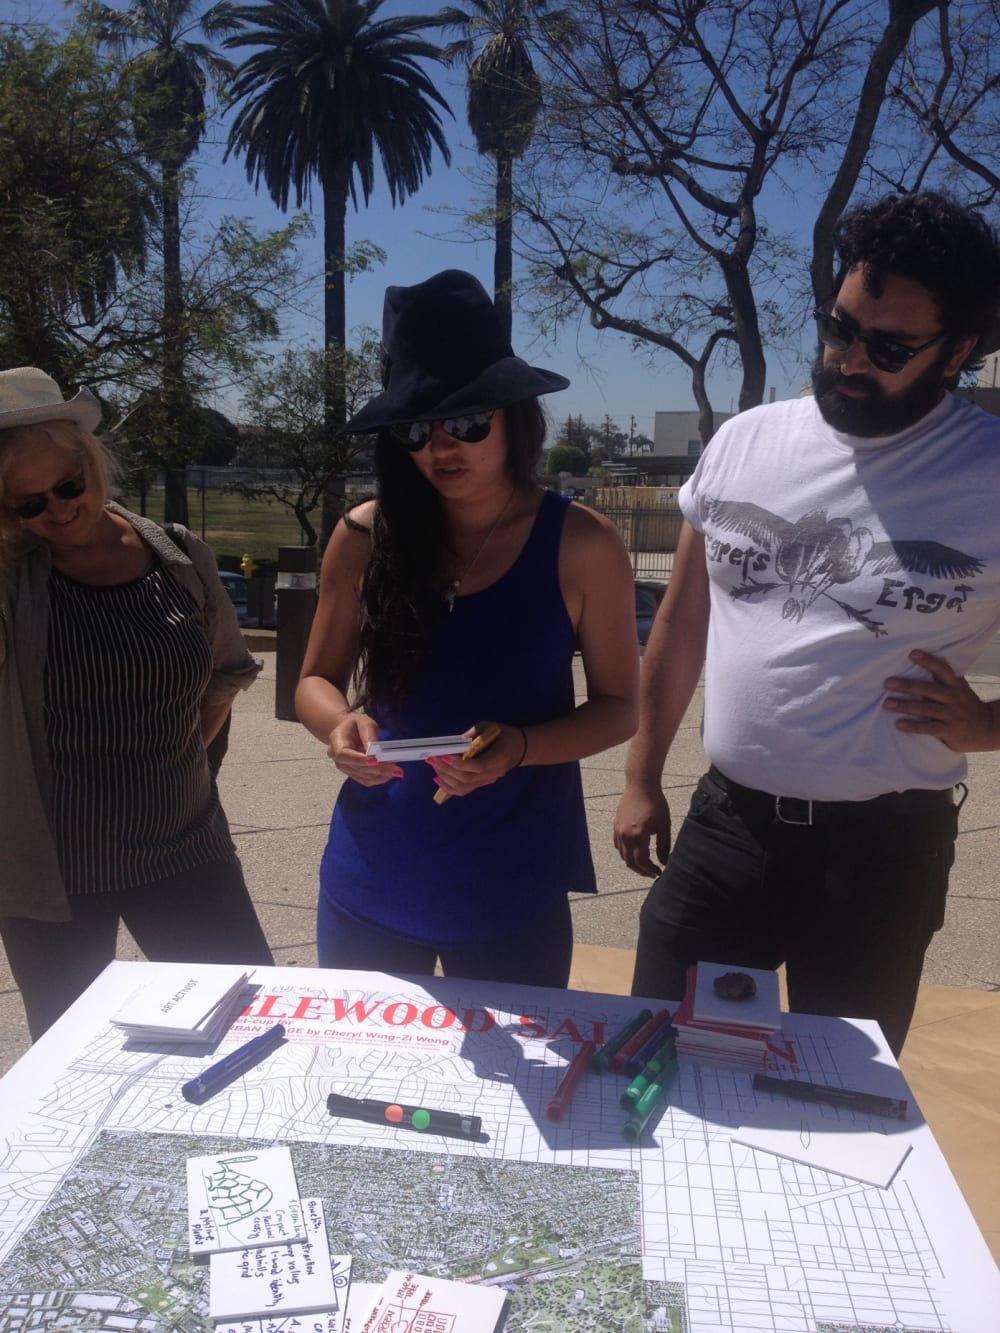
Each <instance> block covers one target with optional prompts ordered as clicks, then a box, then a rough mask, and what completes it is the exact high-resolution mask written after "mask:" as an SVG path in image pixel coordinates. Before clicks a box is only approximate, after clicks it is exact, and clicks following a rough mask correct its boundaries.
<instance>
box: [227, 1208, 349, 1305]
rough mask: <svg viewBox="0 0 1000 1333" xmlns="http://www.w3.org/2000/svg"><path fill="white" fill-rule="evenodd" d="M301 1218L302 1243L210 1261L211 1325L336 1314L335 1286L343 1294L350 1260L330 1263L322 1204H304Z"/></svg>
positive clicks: (244, 1251) (250, 1250)
mask: <svg viewBox="0 0 1000 1333" xmlns="http://www.w3.org/2000/svg"><path fill="white" fill-rule="evenodd" d="M302 1212H303V1216H304V1218H305V1224H306V1239H305V1240H304V1241H300V1242H297V1243H295V1244H292V1245H268V1246H260V1247H258V1248H256V1249H247V1250H238V1251H236V1252H235V1253H229V1254H213V1255H212V1256H211V1259H210V1261H209V1262H210V1269H209V1291H208V1312H209V1314H210V1316H211V1317H212V1318H213V1319H240V1318H243V1319H247V1318H250V1319H253V1318H257V1319H272V1320H273V1319H276V1318H277V1317H279V1316H282V1315H294V1314H302V1313H304V1312H305V1311H308V1310H315V1311H322V1312H327V1311H334V1310H337V1309H338V1307H339V1305H340V1301H339V1299H338V1295H337V1287H338V1280H339V1283H340V1287H341V1290H342V1291H343V1289H344V1287H345V1285H346V1283H347V1282H349V1281H350V1267H351V1260H350V1257H349V1256H347V1255H338V1256H337V1258H336V1260H335V1261H334V1262H333V1263H331V1260H330V1247H329V1244H328V1243H327V1238H326V1220H325V1218H324V1216H323V1201H322V1200H321V1199H303V1200H302Z"/></svg>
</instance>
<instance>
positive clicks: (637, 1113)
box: [622, 1060, 677, 1143]
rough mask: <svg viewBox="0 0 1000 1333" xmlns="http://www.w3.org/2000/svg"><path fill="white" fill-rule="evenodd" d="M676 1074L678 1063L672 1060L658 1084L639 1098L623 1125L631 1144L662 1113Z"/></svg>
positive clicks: (651, 1086)
mask: <svg viewBox="0 0 1000 1333" xmlns="http://www.w3.org/2000/svg"><path fill="white" fill-rule="evenodd" d="M676 1073H677V1061H676V1060H672V1061H671V1062H670V1064H669V1066H668V1068H667V1069H665V1070H664V1071H663V1072H662V1073H661V1074H660V1075H659V1077H658V1078H657V1080H656V1082H655V1083H650V1085H649V1087H648V1088H647V1089H646V1091H645V1092H644V1093H643V1094H642V1096H641V1097H640V1098H639V1101H638V1102H637V1103H636V1108H635V1110H634V1111H633V1112H632V1114H631V1115H630V1116H629V1118H628V1119H627V1120H626V1121H625V1123H624V1125H622V1136H623V1137H624V1138H626V1139H628V1141H629V1142H630V1143H634V1142H635V1141H636V1140H637V1139H638V1138H640V1137H641V1136H642V1132H643V1130H644V1129H645V1128H646V1126H647V1125H648V1124H649V1122H650V1120H652V1119H653V1117H654V1116H656V1115H658V1114H659V1113H660V1111H662V1109H663V1106H662V1102H663V1099H664V1097H665V1096H666V1094H667V1089H668V1088H669V1086H670V1084H671V1082H672V1081H673V1077H674V1075H675V1074H676Z"/></svg>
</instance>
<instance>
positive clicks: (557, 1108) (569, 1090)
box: [545, 1041, 597, 1120]
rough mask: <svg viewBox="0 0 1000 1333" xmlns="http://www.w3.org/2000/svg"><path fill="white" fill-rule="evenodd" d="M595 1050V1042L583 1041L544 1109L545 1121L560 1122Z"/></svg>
mask: <svg viewBox="0 0 1000 1333" xmlns="http://www.w3.org/2000/svg"><path fill="white" fill-rule="evenodd" d="M596 1050H597V1042H596V1041H585V1042H584V1043H583V1045H582V1046H581V1047H580V1049H579V1050H578V1051H577V1053H576V1055H574V1056H573V1059H572V1060H571V1061H570V1065H569V1068H568V1069H567V1070H566V1072H565V1074H563V1076H562V1078H561V1079H560V1080H559V1086H558V1087H557V1088H556V1090H555V1092H554V1093H553V1094H552V1100H551V1101H550V1102H549V1104H548V1106H546V1108H545V1119H546V1120H561V1119H562V1118H563V1116H564V1115H565V1114H566V1107H567V1106H568V1105H569V1103H570V1101H571V1100H572V1098H573V1093H574V1092H576V1085H577V1084H578V1083H579V1082H580V1080H581V1078H583V1075H584V1072H585V1071H586V1068H587V1065H588V1064H589V1063H590V1057H591V1056H592V1055H593V1054H594V1052H595V1051H596Z"/></svg>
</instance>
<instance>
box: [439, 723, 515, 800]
mask: <svg viewBox="0 0 1000 1333" xmlns="http://www.w3.org/2000/svg"><path fill="white" fill-rule="evenodd" d="M499 735H500V727H499V725H498V724H497V723H496V722H493V723H491V724H490V725H489V726H488V727H487V728H486V730H485V731H483V732H481V733H480V734H479V735H478V736H473V738H472V744H471V745H470V746H469V748H468V749H467V750H463V751H462V758H463V759H475V757H476V755H477V754H482V752H483V751H484V750H486V749H488V748H489V747H490V746H491V745H492V744H493V742H494V741H495V740H496V738H497V737H498V736H499ZM450 795H451V792H449V791H442V789H441V788H440V787H439V788H438V789H437V791H436V792H435V793H434V804H435V805H444V803H445V801H447V800H448V798H449V796H450Z"/></svg>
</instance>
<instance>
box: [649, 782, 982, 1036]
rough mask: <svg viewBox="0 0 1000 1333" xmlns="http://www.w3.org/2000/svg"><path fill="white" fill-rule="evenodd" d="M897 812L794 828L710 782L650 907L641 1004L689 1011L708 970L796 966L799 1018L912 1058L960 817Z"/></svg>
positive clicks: (934, 811)
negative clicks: (691, 987) (688, 977)
mask: <svg viewBox="0 0 1000 1333" xmlns="http://www.w3.org/2000/svg"><path fill="white" fill-rule="evenodd" d="M741 793H745V797H746V798H745V799H744V798H743V796H741ZM758 796H759V797H760V799H757V797H758ZM924 798H926V799H924ZM891 799H892V798H877V799H876V801H875V802H874V803H869V802H853V803H847V802H843V803H838V805H837V806H832V807H826V809H827V811H828V812H829V813H828V814H826V815H824V816H822V817H821V818H820V821H819V822H817V823H814V824H812V825H807V824H784V823H782V822H781V821H780V819H777V818H776V817H775V807H774V798H773V797H764V796H763V794H762V793H759V794H755V793H751V792H747V789H746V788H738V789H734V788H733V786H732V785H731V784H727V782H726V780H725V779H724V778H721V775H717V774H716V773H715V772H714V771H710V772H709V773H707V774H706V775H705V776H704V777H703V778H702V779H701V781H700V782H699V784H698V786H697V788H696V789H695V792H694V795H693V797H692V799H691V808H690V811H689V813H688V816H687V818H686V819H685V820H684V823H683V824H682V825H681V828H680V832H679V833H678V834H677V838H676V840H675V843H674V847H673V850H672V851H671V853H670V857H669V860H668V861H667V865H666V869H665V870H664V871H663V874H662V875H660V877H659V879H657V880H656V882H655V883H654V885H653V887H652V888H651V889H650V891H649V894H648V896H647V898H646V901H645V902H644V904H643V906H642V911H641V913H640V918H639V943H638V947H637V950H636V963H635V974H634V977H633V981H632V994H633V995H649V996H654V997H662V998H664V999H675V1000H676V999H679V998H680V997H681V996H682V995H683V994H684V985H685V973H686V970H687V968H688V967H689V966H690V965H691V964H692V963H696V962H698V961H700V960H704V961H705V962H713V963H726V964H729V965H732V966H739V965H743V966H745V967H759V968H768V969H773V968H776V967H779V966H780V965H781V964H782V963H784V964H785V965H786V975H787V981H788V999H789V1007H790V1009H791V1010H792V1011H793V1012H797V1013H811V1014H832V1015H835V1016H842V1017H846V1018H874V1019H876V1020H877V1021H878V1022H879V1023H880V1024H881V1026H882V1030H883V1032H884V1033H885V1036H886V1039H887V1041H888V1043H889V1045H890V1047H891V1048H892V1050H893V1053H894V1054H896V1055H898V1054H899V1052H900V1050H901V1049H902V1046H903V1042H904V1040H905V1038H906V1033H907V1029H908V1028H909V1025H910V1019H911V1018H912V1016H913V1006H914V1004H915V1003H916V997H917V986H918V983H919V981H920V973H921V969H922V967H923V960H924V954H925V953H926V951H927V946H928V945H929V944H930V941H931V938H932V936H933V934H934V932H935V931H936V930H939V929H940V928H941V926H942V925H943V924H944V908H945V896H946V894H947V892H948V873H949V871H950V869H951V865H952V861H953V860H954V847H955V837H956V835H957V832H958V807H956V805H955V804H954V803H953V801H952V799H951V793H950V792H940V793H939V792H928V793H921V794H920V796H919V797H917V798H915V799H916V800H918V801H920V802H921V803H922V804H921V808H920V809H918V810H914V811H909V812H899V811H897V810H896V809H895V808H894V807H890V808H889V810H888V812H886V810H885V807H884V806H883V805H882V804H880V802H885V801H889V800H891ZM796 804H799V803H796ZM801 804H803V805H804V803H801ZM852 806H853V809H852V808H850V807H852Z"/></svg>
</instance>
